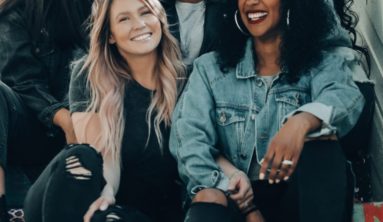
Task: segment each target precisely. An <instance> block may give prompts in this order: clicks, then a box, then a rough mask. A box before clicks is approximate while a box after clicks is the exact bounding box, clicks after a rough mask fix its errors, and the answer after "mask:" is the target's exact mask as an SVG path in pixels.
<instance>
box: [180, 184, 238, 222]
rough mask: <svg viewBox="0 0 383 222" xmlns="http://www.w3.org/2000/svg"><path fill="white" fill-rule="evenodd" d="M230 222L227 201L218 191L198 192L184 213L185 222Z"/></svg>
mask: <svg viewBox="0 0 383 222" xmlns="http://www.w3.org/2000/svg"><path fill="white" fill-rule="evenodd" d="M202 221H210V222H230V221H231V220H230V212H229V208H228V200H227V198H226V196H225V194H224V193H223V192H222V191H220V190H218V189H211V188H206V189H203V190H201V191H199V192H198V193H197V194H196V195H195V197H194V198H193V200H192V203H191V205H190V208H189V210H188V212H187V213H186V217H185V222H202Z"/></svg>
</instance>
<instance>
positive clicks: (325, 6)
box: [217, 0, 356, 82]
mask: <svg viewBox="0 0 383 222" xmlns="http://www.w3.org/2000/svg"><path fill="white" fill-rule="evenodd" d="M334 1H338V2H337V3H339V4H337V6H338V7H339V8H343V9H344V8H345V4H344V3H343V4H341V1H352V0H334ZM231 2H232V3H229V5H228V11H227V14H228V15H230V16H232V18H233V17H234V13H235V10H237V9H238V7H237V1H231ZM288 11H289V12H288ZM342 12H343V14H340V15H339V17H341V21H342V22H341V24H342V25H344V26H346V27H347V28H346V29H347V30H349V31H350V30H351V31H352V30H355V29H354V26H352V25H349V24H348V23H347V22H346V20H345V16H346V15H349V14H348V13H349V12H346V11H342ZM280 13H281V18H282V19H281V23H280V26H281V29H282V42H281V45H280V49H281V57H280V60H279V63H280V66H281V67H283V68H284V70H287V71H288V80H289V81H290V82H296V81H297V80H298V79H299V75H300V74H301V73H304V72H305V71H307V70H308V69H310V68H311V67H314V66H316V65H317V64H319V63H320V61H321V60H322V51H323V50H326V49H328V48H331V47H334V46H336V45H335V44H339V42H336V41H335V42H334V41H331V40H330V41H327V40H326V37H328V36H329V33H331V32H332V31H333V29H334V28H335V27H337V26H336V17H335V15H334V9H333V8H332V6H331V5H330V4H329V3H327V2H326V1H325V0H281V11H280ZM288 13H289V25H287V21H286V19H283V18H287V14H288ZM338 14H339V13H338ZM239 20H240V19H239ZM347 24H348V25H347ZM242 27H243V28H242V29H244V30H246V28H245V27H244V26H243V25H242ZM355 38H356V36H355ZM248 39H249V36H246V35H244V34H243V33H241V32H240V31H239V29H238V28H237V27H236V24H235V22H234V19H228V20H227V24H225V32H224V33H223V34H222V39H221V43H220V44H219V47H218V49H217V53H218V62H219V65H220V68H221V70H222V71H223V72H226V71H227V70H228V69H230V68H234V67H235V66H236V64H237V63H238V62H239V61H240V60H241V59H242V57H243V56H244V51H245V44H246V42H247V40H248ZM254 60H255V61H254V63H255V65H257V58H256V56H254ZM254 68H256V67H254Z"/></svg>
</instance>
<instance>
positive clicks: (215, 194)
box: [192, 188, 228, 207]
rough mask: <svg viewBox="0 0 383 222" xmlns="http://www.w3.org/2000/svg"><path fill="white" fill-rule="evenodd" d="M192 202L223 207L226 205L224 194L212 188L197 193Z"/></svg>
mask: <svg viewBox="0 0 383 222" xmlns="http://www.w3.org/2000/svg"><path fill="white" fill-rule="evenodd" d="M192 202H193V203H197V202H204V203H216V204H220V205H223V206H225V207H227V205H228V203H227V198H226V196H225V194H224V193H223V192H222V191H220V190H218V189H214V188H207V189H203V190H201V191H199V192H198V193H197V194H196V195H195V197H194V198H193V201H192Z"/></svg>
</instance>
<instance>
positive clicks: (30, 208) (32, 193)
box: [24, 144, 182, 222]
mask: <svg viewBox="0 0 383 222" xmlns="http://www.w3.org/2000/svg"><path fill="white" fill-rule="evenodd" d="M75 162H78V163H79V165H80V166H81V167H82V168H84V169H85V170H86V171H88V172H91V174H87V175H85V174H73V172H70V169H72V167H70V165H71V164H73V163H75ZM104 185H105V180H104V177H103V175H102V157H101V156H100V154H98V153H97V152H96V151H95V150H94V149H93V148H91V147H89V146H88V145H85V144H82V145H68V146H66V148H65V149H63V150H62V151H61V152H60V153H59V154H58V155H57V156H56V157H55V158H54V159H53V160H52V161H51V163H50V164H49V165H48V167H47V168H46V169H45V170H44V171H43V173H42V174H41V176H40V177H39V178H38V180H37V181H36V182H35V183H34V184H33V186H32V187H31V189H30V190H29V192H28V195H27V198H26V201H25V204H24V211H25V218H26V221H27V222H41V221H43V222H68V221H70V222H80V221H82V218H83V216H84V214H85V213H86V211H87V210H88V208H89V206H90V204H91V203H92V202H93V201H94V200H96V199H97V198H98V197H99V196H100V193H101V190H102V189H103V187H104ZM146 201H151V200H146ZM168 204H169V203H162V205H163V206H157V208H158V209H159V210H160V211H161V212H160V214H158V213H157V214H156V215H157V217H158V218H149V217H148V216H147V215H144V214H143V213H142V212H141V211H139V210H137V209H136V208H133V206H130V207H126V206H125V207H123V208H121V207H117V206H111V207H109V208H108V209H107V210H106V211H103V212H101V211H97V212H96V213H95V215H94V216H93V218H92V222H101V221H103V222H105V221H124V222H152V221H158V222H162V221H164V222H165V221H166V222H179V221H181V220H182V218H178V219H177V218H176V217H175V216H177V215H180V213H179V212H178V211H177V209H167V210H163V209H164V208H163V207H164V206H166V205H168ZM162 212H163V213H162ZM117 218H119V219H117Z"/></svg>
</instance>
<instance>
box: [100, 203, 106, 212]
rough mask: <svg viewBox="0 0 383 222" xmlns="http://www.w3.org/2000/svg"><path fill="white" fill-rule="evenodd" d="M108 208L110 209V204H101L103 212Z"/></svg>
mask: <svg viewBox="0 0 383 222" xmlns="http://www.w3.org/2000/svg"><path fill="white" fill-rule="evenodd" d="M106 208H108V204H106V203H103V204H101V206H100V210H101V211H105V210H106Z"/></svg>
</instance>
